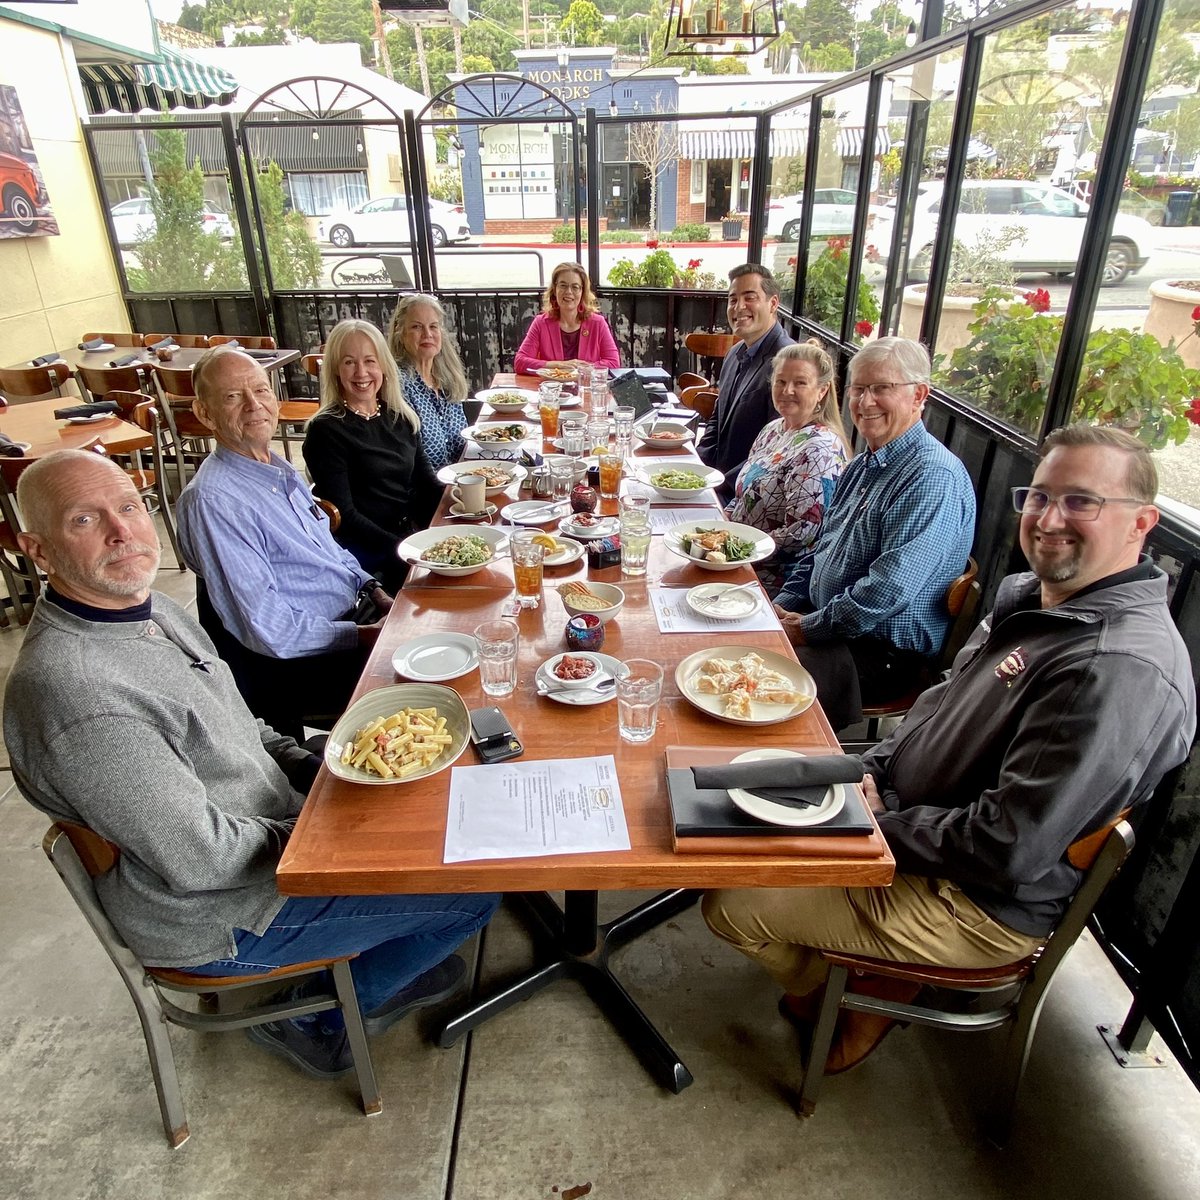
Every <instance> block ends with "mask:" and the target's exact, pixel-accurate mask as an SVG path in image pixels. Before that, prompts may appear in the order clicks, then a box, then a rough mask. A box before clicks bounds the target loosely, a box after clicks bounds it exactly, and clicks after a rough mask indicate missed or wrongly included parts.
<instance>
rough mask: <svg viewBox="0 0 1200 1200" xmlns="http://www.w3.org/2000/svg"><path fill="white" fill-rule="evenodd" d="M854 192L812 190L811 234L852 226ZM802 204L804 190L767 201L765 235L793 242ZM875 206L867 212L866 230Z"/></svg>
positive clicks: (842, 230) (847, 229) (836, 231)
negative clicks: (793, 194)
mask: <svg viewBox="0 0 1200 1200" xmlns="http://www.w3.org/2000/svg"><path fill="white" fill-rule="evenodd" d="M855 200H856V196H855V194H854V193H853V192H852V191H850V190H849V189H848V188H817V189H816V190H815V191H814V192H813V219H812V235H813V237H828V236H830V235H831V234H840V233H844V234H846V235H847V236H848V235H849V234H850V233H851V232H852V231H853V229H854V203H855ZM803 207H804V193H803V192H800V193H798V194H797V195H795V196H779V197H777V198H776V199H774V200H771V201H768V203H767V229H766V236H767V237H777V238H779V239H781V240H782V241H785V242H794V241H796V239H797V238H798V237H799V236H800V210H801V209H802V208H803ZM878 211H879V210H878V209H877V208H876V206H875V205H874V204H872V205H871V207H870V210H869V212H868V214H867V229H868V230H870V229H871V228H872V227H873V225H874V224H875V218H876V215H877V213H878Z"/></svg>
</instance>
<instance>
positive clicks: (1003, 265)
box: [898, 226, 1025, 354]
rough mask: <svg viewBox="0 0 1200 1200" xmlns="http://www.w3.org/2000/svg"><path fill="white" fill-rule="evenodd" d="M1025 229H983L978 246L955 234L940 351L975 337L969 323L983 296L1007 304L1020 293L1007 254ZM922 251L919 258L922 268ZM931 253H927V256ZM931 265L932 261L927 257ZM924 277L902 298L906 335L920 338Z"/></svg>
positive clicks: (940, 328)
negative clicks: (1005, 255)
mask: <svg viewBox="0 0 1200 1200" xmlns="http://www.w3.org/2000/svg"><path fill="white" fill-rule="evenodd" d="M1024 237H1025V235H1024V233H1023V232H1022V231H1021V230H1019V229H1015V228H1013V227H1012V226H1008V227H1006V228H1004V229H1001V230H1000V231H999V232H997V233H987V232H984V233H981V234H980V236H979V238H978V239H977V241H976V242H975V244H974V245H973V246H970V247H968V246H967V245H966V244H965V243H963V242H960V241H958V240H955V241H954V243H953V245H952V246H951V250H950V270H949V272H948V274H947V277H946V294H945V296H944V297H943V299H942V313H941V318H940V320H939V321H938V331H937V351H938V353H940V354H950V353H952V352H953V351H955V350H957V349H958V348H959V347H961V346H965V345H966V344H967V343H968V342H969V341H970V340H971V332H970V326H971V323H972V322H973V321H974V320H975V306H976V305H977V304H978V303H979V301H980V300H983V299H987V300H989V301H995V302H996V303H998V304H1000V305H1001V306H1003V304H1004V303H1006V302H1007V301H1008V300H1012V299H1016V298H1018V297H1020V295H1021V293H1020V292H1019V291H1018V290H1017V289H1016V288H1015V287H1014V286H1013V283H1014V280H1015V277H1014V275H1013V269H1012V265H1011V263H1009V261H1008V260H1007V259H1006V258H1005V257H1004V253H1005V251H1007V250H1008V249H1009V247H1010V246H1012V244H1013V243H1014V242H1019V241H1024ZM921 257H922V256H921V255H918V256H916V259H914V263H913V265H914V267H917V268H918V269H919V266H920V259H921ZM925 257H926V259H927V256H925ZM925 265H926V268H927V267H928V262H927V261H926V264H925ZM925 292H926V286H925V284H923V283H917V284H912V285H910V286H909V287H906V288H905V289H904V293H903V295H902V296H901V298H900V326H899V329H898V332H899V334H900V336H901V337H908V338H916V337H917V335H918V334H919V333H920V331H921V319H922V317H923V316H924V314H925Z"/></svg>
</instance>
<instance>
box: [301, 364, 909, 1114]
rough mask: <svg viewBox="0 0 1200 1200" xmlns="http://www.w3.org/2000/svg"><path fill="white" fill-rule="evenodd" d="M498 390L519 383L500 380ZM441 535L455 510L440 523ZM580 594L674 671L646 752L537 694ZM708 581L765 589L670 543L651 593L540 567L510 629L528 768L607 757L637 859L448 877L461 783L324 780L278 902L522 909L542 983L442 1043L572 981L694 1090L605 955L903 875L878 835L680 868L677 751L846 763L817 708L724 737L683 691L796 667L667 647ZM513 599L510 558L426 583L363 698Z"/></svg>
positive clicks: (371, 666) (525, 985)
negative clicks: (460, 898)
mask: <svg viewBox="0 0 1200 1200" xmlns="http://www.w3.org/2000/svg"><path fill="white" fill-rule="evenodd" d="M535 382H536V381H535ZM498 386H511V384H509V383H507V381H501V382H500V383H499V384H498ZM485 419H486V418H485ZM547 449H548V447H547ZM649 453H650V454H651V455H653V454H654V452H649ZM685 457H687V456H686V455H685V454H681V455H680V458H681V459H682V458H685ZM517 496H518V493H517V490H516V487H515V486H514V487H512V488H511V489H510V492H509V494H508V495H507V496H504V497H494V499H496V500H497V502H498V506H499V505H503V504H506V503H508V502H510V501H512V500H515V499H516V498H517ZM615 510H616V502H615V501H612V500H609V501H602V502H601V511H607V512H614V511H615ZM696 513H697V519H698V520H702V519H705V518H706V517H713V518H716V517H717V516H718V515H719V514H718V512H717V511H716V509H715V506H711V505H709V506H707V507H697V509H696ZM447 521H448V518H447V498H445V497H444V498H443V501H442V505H441V507H440V508H439V510H438V513H437V516H436V517H435V524H437V523H447ZM457 527H458V528H460V529H461V528H463V526H461V525H459V526H457ZM467 528H469V527H467ZM447 532H448V533H449V532H450V530H449V529H447ZM576 578H578V579H586V580H596V581H600V582H611V583H616V584H618V585H619V586H620V587H622V589H623V590H624V591H625V595H626V599H625V604H624V607H623V608H622V609H621V611H620V613H619V614H617V616H616V617H615V618H614V619H613V620H612V621H610V622H609V624H608V625H607V626H606V627H605V628H606V638H605V642H604V645H603V647H602V650H603V653H605V654H609V655H612V656H614V657H616V658H618V659H625V658H630V657H642V658H651V659H654V660H656V661H657V662H659V663H662V664H663V666H664V668H665V672H666V678H665V681H664V691H663V698H662V702H661V704H660V707H659V714H658V725H657V729H656V732H655V735H654V737H653V739H652V740H651V741H649V742H647V743H644V744H641V745H633V744H630V743H628V742H625V741H623V740H621V738H620V737H619V736H618V733H617V705H616V702H615V700H613V701H612V702H606V703H602V704H596V705H592V706H574V705H566V704H562V703H558V702H556V701H553V700H551V699H549V698H547V697H541V696H538V694H537V691H536V688H535V687H534V673H535V671H536V669H537V667H538V665H539V664H540V663H542V662H543V661H545V660H546V659H547V658H549V657H551V656H552V655H554V654H555V653H558V652H560V651H562V650H563V649H564V648H565V642H564V629H565V625H566V621H567V619H568V615H569V614H568V613H567V612H566V610H565V609H564V607H563V604H562V600H561V598H560V596H559V595H558V593H557V591H556V590H555V588H556V585H557V584H559V583H561V582H564V581H566V580H569V579H576ZM714 579H721V580H723V581H728V582H737V583H741V582H750V581H752V580H753V579H754V574H753V571H752V570H751V569H750V568H740V569H737V570H734V571H730V572H727V573H724V574H721V575H719V576H717V575H714V574H713V573H712V572H711V571H707V570H705V569H703V568H701V567H699V566H696V565H695V564H693V563H690V562H688V561H686V560H684V559H682V558H680V557H678V556H677V555H675V554H673V553H672V552H671V551H670V550H668V549H667V548H666V546H665V545H664V539H663V537H662V536H655V537H653V538H652V541H651V548H650V553H649V556H648V562H647V571H646V574H645V575H644V576H642V577H640V578H628V577H626V578H623V577H622V573H621V568H620V567H619V566H616V567H608V568H604V569H601V570H596V569H593V568H590V567H588V565H587V557H586V555H585V556H584V557H583V558H581V559H580V560H579V561H578V562H576V563H574V564H571V565H569V566H564V567H559V568H546V569H545V579H544V588H543V597H542V601H541V604H540V606H539V607H538V608H536V609H528V608H527V609H523V610H521V612H520V613H519V615H518V616H517V618H516V619H517V622H518V624H519V626H520V631H521V640H520V653H519V661H518V672H519V674H518V682H517V688H516V691H515V692H514V693H513V694H512V695H511V696H508V697H505V698H504V699H503V700H501V701H500V702H499V703H500V706H501V708H502V709H503V711H504V714H505V716H506V717H507V718H508V719H509V721H510V723H511V726H512V728H513V730H514V731H515V733H516V734H517V736H518V737H519V738H520V740H521V742H522V743H523V745H524V752H525V756H526V757H527V758H532V759H543V760H545V759H556V758H564V757H568V758H569V757H587V756H592V755H598V754H612V755H613V757H614V760H615V763H616V770H617V777H618V780H619V783H620V790H621V796H622V800H623V805H624V812H625V819H626V823H627V826H628V831H629V841H630V848H629V849H628V850H618V851H605V852H601V853H589V854H556V855H549V856H547V857H537V858H507V859H481V860H478V861H472V862H454V863H446V862H444V861H443V847H444V844H445V838H446V824H447V813H448V807H449V790H450V779H451V771H450V770H446V771H442V772H440V773H439V774H436V775H432V776H429V777H426V778H423V779H420V780H417V781H415V782H411V783H398V784H396V785H394V786H365V785H362V784H355V783H350V782H346V781H344V780H341V779H338V778H336V777H334V776H333V775H332V774H331V773H330V772H329V771H328V770H327V769H325V768H322V770H321V772H320V774H319V776H318V778H317V781H316V783H315V785H314V787H313V789H312V790H311V792H310V793H309V797H308V801H307V803H306V804H305V806H304V810H303V812H302V813H301V815H300V818H299V819H298V821H297V824H296V828H295V830H294V832H293V833H292V836H291V839H290V841H289V843H288V847H287V849H286V850H285V852H284V855H283V858H282V861H281V862H280V864H279V868H278V871H277V881H278V886H279V888H280V890H281V891H282V892H283V893H285V894H288V895H339V894H344V893H351V894H386V893H391V892H417V893H422V892H424V893H430V892H432V893H437V892H460V891H461V892H480V891H495V892H505V893H519V894H521V898H522V899H523V900H524V901H525V904H526V906H527V908H528V911H529V914H530V915H531V916H532V918H533V921H532V924H531V929H532V931H533V933H534V935H535V940H536V941H537V943H538V951H539V952H538V962H537V964H536V965H535V967H534V968H533V969H532V970H531V971H530V972H528V973H526V974H524V975H522V976H521V977H519V978H517V979H515V980H512V981H511V982H509V983H508V984H507V985H505V986H503V987H501V988H500V989H499V991H498V992H496V993H495V994H493V995H491V996H490V997H488V998H487V999H485V1000H483V1001H481V1002H479V1003H477V1004H475V1005H473V1006H472V1007H471V1008H469V1009H468V1010H467V1011H465V1012H463V1013H461V1014H459V1015H457V1016H456V1017H454V1018H453V1019H452V1020H450V1021H448V1022H447V1023H446V1024H445V1025H444V1026H443V1027H442V1028H441V1030H440V1033H439V1036H438V1041H439V1043H440V1044H441V1045H443V1046H448V1045H451V1044H453V1042H454V1041H456V1040H457V1039H458V1038H459V1037H461V1036H462V1035H463V1034H465V1033H467V1032H469V1031H470V1030H473V1029H475V1028H476V1027H478V1026H479V1025H481V1024H482V1023H483V1022H485V1021H486V1020H488V1019H489V1018H491V1017H493V1016H496V1015H497V1014H499V1013H500V1012H503V1011H504V1010H505V1009H507V1008H508V1007H510V1006H511V1005H513V1004H515V1003H516V1002H518V1001H519V1000H523V999H527V998H528V997H529V996H530V995H532V994H533V993H535V992H536V991H538V990H540V989H541V988H543V987H545V986H546V985H547V984H549V983H551V982H553V981H554V980H556V979H561V978H574V979H576V980H579V981H580V982H582V983H583V984H584V986H585V988H586V990H587V992H588V994H589V995H590V996H591V997H592V998H593V1000H594V1002H595V1003H596V1004H597V1005H598V1006H599V1007H600V1008H601V1009H602V1011H604V1012H605V1014H606V1015H607V1016H608V1017H609V1019H610V1020H611V1021H612V1023H613V1024H614V1026H616V1028H617V1029H618V1030H619V1031H620V1032H621V1033H622V1034H623V1036H624V1037H625V1039H626V1041H627V1043H628V1044H629V1045H630V1046H631V1047H632V1048H633V1049H634V1050H635V1051H636V1052H637V1053H638V1054H639V1056H640V1057H641V1059H642V1061H643V1063H644V1064H645V1065H646V1067H647V1068H648V1069H649V1070H650V1072H651V1073H652V1074H653V1075H654V1077H655V1078H656V1079H658V1080H659V1082H660V1083H661V1084H662V1085H663V1086H664V1087H666V1088H668V1089H670V1090H671V1091H674V1092H678V1091H681V1090H682V1089H683V1088H684V1087H686V1086H687V1085H688V1084H689V1083H690V1082H691V1081H692V1076H691V1073H690V1072H689V1071H688V1069H687V1067H686V1066H685V1065H684V1064H683V1062H682V1061H681V1060H680V1058H679V1056H678V1054H676V1052H675V1051H674V1050H673V1049H672V1048H671V1046H670V1045H668V1043H667V1042H666V1040H665V1039H664V1038H663V1037H662V1035H661V1034H660V1033H659V1031H658V1030H657V1029H656V1028H655V1026H654V1025H653V1023H652V1022H651V1021H650V1020H649V1018H648V1017H647V1016H646V1014H645V1013H644V1012H642V1010H641V1008H640V1007H639V1006H638V1004H637V1003H636V1001H635V1000H634V999H633V998H632V997H631V996H630V995H629V993H628V992H626V990H625V989H624V987H623V986H622V985H621V983H620V982H619V980H618V979H617V977H616V976H615V975H614V974H613V972H612V971H611V970H610V969H609V966H608V960H609V956H610V955H611V954H612V953H613V952H614V951H615V950H616V949H617V948H618V947H619V946H621V945H623V944H625V943H627V942H628V941H629V940H631V939H632V938H634V937H636V936H638V935H639V934H640V933H642V932H644V931H645V930H647V929H649V928H651V927H653V926H655V925H657V924H659V923H661V922H662V921H664V920H666V919H668V918H669V917H671V916H672V915H674V914H675V913H678V912H679V911H681V910H682V909H684V908H686V907H687V906H689V905H690V904H692V903H694V902H695V900H696V899H697V897H698V896H699V894H700V889H705V888H710V887H735V886H736V887H824V886H864V887H868V886H869V887H873V886H880V887H882V886H887V885H888V884H889V883H890V882H891V879H892V875H893V872H894V869H895V863H894V860H893V859H892V857H891V855H890V853H889V852H888V850H887V847H886V844H885V843H884V842H883V840H882V838H880V837H879V836H878V833H877V832H876V837H875V839H874V841H873V843H872V844H873V846H874V848H875V849H876V850H877V853H868V854H862V853H860V854H858V855H853V856H852V855H843V854H836V853H834V854H825V853H820V852H818V853H806V854H802V855H801V854H763V853H727V852H721V853H713V852H701V853H694V852H692V853H677V852H676V851H675V850H674V849H673V836H672V832H673V826H672V817H671V808H670V803H669V800H668V796H667V787H666V770H665V757H664V756H665V752H666V749H667V747H669V746H680V747H705V748H708V749H711V748H712V747H714V746H720V747H728V748H729V750H730V754H731V755H732V754H735V753H740V752H741V751H743V750H749V749H757V748H761V747H781V748H785V749H792V750H801V751H806V752H810V753H818V754H821V753H831V752H833V753H836V752H838V751H839V747H838V742H837V739H836V737H835V736H834V733H833V730H832V729H831V728H830V726H829V723H828V722H827V721H826V719H825V716H824V714H823V713H822V711H821V707H820V705H819V704H816V703H814V704H813V705H812V707H810V708H809V709H808V710H807V711H805V712H803V713H802V714H800V715H798V716H796V717H794V718H792V719H790V720H787V721H784V722H781V723H778V724H767V725H746V724H733V723H722V722H720V721H718V720H716V719H715V718H714V717H712V716H711V715H709V714H708V713H707V712H705V711H702V710H701V709H699V708H698V707H696V706H695V705H693V704H692V703H691V702H690V701H689V700H688V699H687V698H686V696H685V695H684V694H683V693H682V692H681V690H680V688H679V687H678V686H677V685H676V682H675V680H674V669H675V666H676V664H678V663H679V662H680V661H681V660H682V659H684V658H685V657H686V656H688V655H690V654H692V653H693V652H695V651H697V650H703V649H709V648H711V647H713V646H715V645H731V646H737V647H739V648H743V647H744V649H745V650H746V651H749V650H752V649H757V650H771V651H774V652H776V653H779V654H782V655H785V656H786V657H788V658H790V659H794V654H793V652H792V650H791V647H790V645H789V643H788V640H787V637H786V636H785V634H784V633H783V631H782V629H779V630H775V631H768V632H754V633H746V632H742V633H737V632H724V631H719V630H714V631H713V632H705V633H665V634H664V633H662V632H660V630H659V626H658V621H657V618H656V617H655V614H654V610H653V607H652V604H651V602H650V590H651V589H652V588H657V587H692V586H695V585H697V584H701V583H711V582H713V580H714ZM513 594H514V582H513V576H512V566H511V562H510V561H509V560H507V559H503V560H500V561H497V562H496V563H494V564H492V565H490V566H488V567H486V568H484V569H483V570H481V571H479V572H477V573H475V574H472V575H468V576H465V577H447V576H444V575H436V574H432V573H431V572H429V571H427V570H424V569H420V568H414V569H413V571H412V572H411V573H410V575H409V577H408V579H407V581H406V583H405V585H404V588H403V589H402V591H401V592H400V594H399V595H398V596H397V597H396V600H395V603H394V604H393V606H392V609H391V611H390V612H389V613H388V615H387V619H386V621H385V623H384V626H383V629H382V631H381V633H380V636H379V640H378V642H377V643H376V646H375V648H374V651H373V653H372V654H371V656H370V659H369V661H368V662H367V665H366V667H365V669H364V671H363V675H362V678H361V681H360V683H359V686H358V690H357V692H356V693H355V698H356V699H357V698H358V697H359V696H362V695H365V694H366V693H367V692H369V691H372V690H373V689H375V688H380V687H385V686H388V685H392V684H395V683H396V682H397V678H398V677H397V673H396V670H395V668H394V667H393V662H392V659H393V655H394V653H395V651H396V649H397V648H398V647H399V646H400V645H401V644H402V643H404V642H406V641H408V640H409V639H411V638H413V637H414V636H418V635H428V634H436V633H439V632H442V631H445V632H448V633H449V632H454V633H463V632H466V633H470V632H471V631H472V630H473V629H474V628H475V627H476V626H477V625H478V624H480V623H481V622H482V621H485V620H488V619H491V618H494V617H496V616H499V615H502V613H508V612H510V611H511V601H512V598H513ZM764 602H765V600H764ZM451 686H453V688H454V689H455V690H456V691H457V692H458V693H459V695H460V696H461V697H462V699H463V701H464V702H465V703H466V705H467V707H468V708H469V709H474V708H477V707H480V706H485V705H490V704H492V703H495V701H493V700H492V699H491V698H489V697H487V696H485V695H484V693H483V690H482V687H481V685H480V681H479V676H478V673H477V672H474V671H473V672H471V673H469V674H467V675H464V676H461V677H459V678H457V679H455V680H453V682H452V684H451ZM467 753H468V754H471V751H470V750H468V751H467ZM472 757H473V756H472ZM460 761H461V760H460ZM648 888H665V889H668V890H667V891H665V892H663V893H661V894H659V895H657V896H655V897H654V898H653V899H651V900H650V901H648V902H646V903H643V904H640V905H638V906H637V907H635V908H633V909H632V910H631V911H629V912H627V913H625V914H624V915H622V916H621V917H619V918H617V919H616V920H613V921H609V922H607V923H605V924H600V923H599V920H598V894H599V892H601V891H604V892H609V891H622V890H630V889H648ZM560 890H561V891H563V892H564V894H565V895H564V902H563V905H562V907H561V908H560V907H559V905H558V904H557V903H555V902H554V900H553V899H552V898H551V897H550V896H549V895H548V894H547V893H549V892H554V891H560Z"/></svg>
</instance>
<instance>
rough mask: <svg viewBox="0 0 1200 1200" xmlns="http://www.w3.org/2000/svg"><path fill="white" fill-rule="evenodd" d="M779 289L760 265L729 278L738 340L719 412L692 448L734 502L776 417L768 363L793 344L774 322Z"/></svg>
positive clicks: (724, 371)
mask: <svg viewBox="0 0 1200 1200" xmlns="http://www.w3.org/2000/svg"><path fill="white" fill-rule="evenodd" d="M778 308H779V284H777V283H776V282H775V277H774V276H773V275H772V274H771V272H770V271H768V270H767V268H766V267H764V266H762V265H761V264H760V263H743V264H742V265H741V266H740V267H734V268H733V270H732V271H730V272H729V327H730V329H732V330H733V332H734V333H735V334H736V335H737V337H738V338H739V339H740V343H739V344H738V345H737V346H734V348H733V349H732V350H730V352H729V353H728V354H727V355H726V356H725V362H724V363H723V364H722V366H721V379H720V383H719V386H718V392H717V406H716V409H715V410H714V412H713V415H712V420H710V421H709V422H708V424H707V425H706V426H705V429H704V436H703V437H702V438H701V439H700V443H699V445H698V446H697V447H696V453H697V454H698V455H699V456H700V460H701V462H703V463H705V465H707V466H710V467H716V468H717V470H718V471H722V472H724V474H725V482H724V483H723V484H722V485H721V486H720V487H718V488H717V494H718V495H719V496H720V497H721V499H722V500H726V501H727V500H731V499H732V498H733V485H734V483H735V482H736V481H737V477H738V472H739V471H740V470H741V469H742V466H743V464H744V463H745V461H746V456H747V455H748V454H749V453H750V447H751V446H752V445H753V444H754V439H755V438H756V437H757V436H758V432H759V430H760V429H762V427H763V426H764V425H765V424H766V423H767V422H768V421H773V420H774V419H775V418H776V417H777V416H778V415H779V414H778V413H777V412H776V411H775V406H774V404H772V403H771V360H772V359H773V358H774V357H775V355H776V354H778V353H779V350H780V348H781V347H783V346H790V345H791V344H792V339H791V338H790V337H788V335H787V334H786V333H784V331H783V326H782V325H780V324H779V322H778V321H777V320H776V319H775V312H776V310H777V309H778Z"/></svg>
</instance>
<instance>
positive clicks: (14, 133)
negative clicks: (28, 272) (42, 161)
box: [0, 83, 58, 238]
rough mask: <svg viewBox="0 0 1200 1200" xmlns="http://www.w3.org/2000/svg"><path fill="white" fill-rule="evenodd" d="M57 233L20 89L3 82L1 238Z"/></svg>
mask: <svg viewBox="0 0 1200 1200" xmlns="http://www.w3.org/2000/svg"><path fill="white" fill-rule="evenodd" d="M57 233H58V222H57V221H56V220H55V219H54V212H53V210H52V209H51V207H50V197H49V196H48V195H47V194H46V183H45V180H44V179H43V178H42V169H41V167H40V166H39V165H38V160H37V154H36V153H35V152H34V149H33V140H32V139H31V138H30V136H29V130H28V128H27V127H26V125H25V114H24V112H23V111H22V110H21V101H20V100H19V99H18V97H17V89H16V88H15V87H13V86H12V85H11V84H7V83H0V238H11V237H47V236H51V235H54V234H57Z"/></svg>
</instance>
